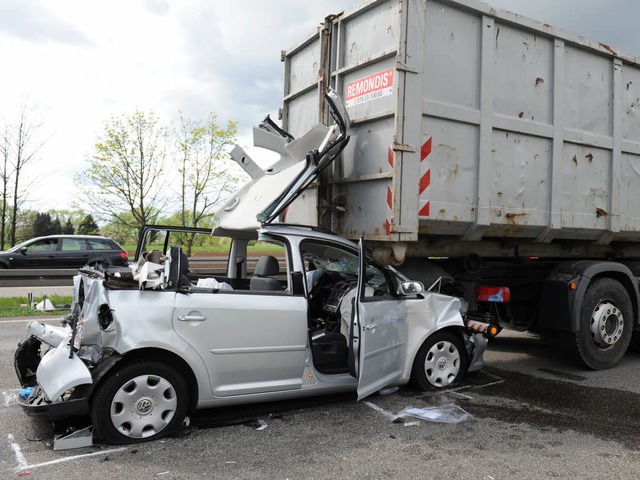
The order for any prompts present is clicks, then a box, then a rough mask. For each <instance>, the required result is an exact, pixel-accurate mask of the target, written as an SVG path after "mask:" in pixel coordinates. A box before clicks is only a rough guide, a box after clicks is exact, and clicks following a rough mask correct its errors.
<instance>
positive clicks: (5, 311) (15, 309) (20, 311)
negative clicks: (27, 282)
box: [0, 295, 71, 317]
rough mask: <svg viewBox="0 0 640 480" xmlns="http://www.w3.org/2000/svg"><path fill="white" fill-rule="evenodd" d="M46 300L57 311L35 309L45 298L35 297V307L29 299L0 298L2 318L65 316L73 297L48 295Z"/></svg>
mask: <svg viewBox="0 0 640 480" xmlns="http://www.w3.org/2000/svg"><path fill="white" fill-rule="evenodd" d="M46 298H47V299H48V300H49V301H50V302H51V303H52V304H53V306H54V307H55V310H38V309H36V308H35V306H36V304H37V303H39V302H41V301H42V300H44V297H33V306H31V305H29V299H28V298H27V297H2V298H0V317H32V316H47V315H49V316H50V315H61V314H62V315H64V314H66V313H67V312H68V311H69V308H70V306H71V295H47V296H46Z"/></svg>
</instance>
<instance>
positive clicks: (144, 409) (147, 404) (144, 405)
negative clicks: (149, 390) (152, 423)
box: [136, 398, 153, 415]
mask: <svg viewBox="0 0 640 480" xmlns="http://www.w3.org/2000/svg"><path fill="white" fill-rule="evenodd" d="M152 408H153V404H152V403H151V400H149V399H148V398H143V399H142V400H140V401H139V402H138V405H137V406H136V409H137V410H138V413H139V414H141V415H146V414H147V413H149V412H150V411H151V409H152Z"/></svg>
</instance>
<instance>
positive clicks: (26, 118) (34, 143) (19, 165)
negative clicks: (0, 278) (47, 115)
mask: <svg viewBox="0 0 640 480" xmlns="http://www.w3.org/2000/svg"><path fill="white" fill-rule="evenodd" d="M41 130H42V123H41V122H40V121H38V120H37V118H36V115H35V114H34V112H33V110H32V109H31V108H30V107H29V106H28V105H27V104H26V103H25V104H23V105H22V107H21V109H20V113H19V114H18V118H17V120H16V121H15V122H14V123H7V124H5V125H4V129H3V133H2V138H1V139H0V243H1V244H2V245H0V247H1V248H2V249H4V245H5V242H8V243H10V244H11V245H15V244H16V240H17V238H18V233H17V231H18V228H19V218H20V211H21V209H22V207H23V205H24V203H25V202H26V201H27V199H28V196H29V194H30V193H31V192H32V191H33V189H32V188H30V187H31V186H32V185H31V182H25V180H24V175H25V172H26V171H27V170H28V168H29V167H30V166H31V165H32V164H33V163H35V162H36V161H37V160H38V154H39V152H40V149H41V148H42V146H43V145H44V141H42V140H41V137H40V134H41ZM7 229H8V231H7Z"/></svg>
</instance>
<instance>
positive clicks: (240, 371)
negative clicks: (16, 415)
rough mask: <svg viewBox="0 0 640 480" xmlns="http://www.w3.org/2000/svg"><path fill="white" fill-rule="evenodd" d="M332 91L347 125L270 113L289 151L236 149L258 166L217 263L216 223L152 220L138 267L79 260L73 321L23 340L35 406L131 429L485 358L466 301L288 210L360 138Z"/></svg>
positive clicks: (23, 370) (116, 430) (110, 431)
mask: <svg viewBox="0 0 640 480" xmlns="http://www.w3.org/2000/svg"><path fill="white" fill-rule="evenodd" d="M327 100H328V102H329V105H330V107H331V110H332V114H333V118H334V120H335V125H333V126H332V127H325V126H322V125H319V126H317V127H315V128H314V129H312V130H311V131H310V132H308V133H307V134H306V135H304V136H303V137H301V138H298V139H292V138H290V136H288V135H287V134H286V132H282V131H279V129H278V128H277V127H275V126H274V125H273V124H271V123H269V122H266V123H265V124H263V126H262V129H260V130H259V132H258V133H257V134H256V138H257V140H258V141H257V143H259V144H260V145H263V146H270V147H271V148H272V150H275V151H277V152H278V153H280V154H281V160H280V161H279V162H277V163H276V164H275V165H273V166H272V167H270V168H269V169H268V170H261V169H259V168H258V167H257V166H256V164H255V163H254V162H253V161H252V160H251V159H250V158H249V157H248V155H246V154H245V153H244V152H243V151H242V150H241V149H240V150H238V149H236V150H235V151H234V153H233V157H234V158H235V159H236V160H237V161H238V162H239V163H240V164H241V165H243V166H244V167H245V169H246V170H247V172H248V173H249V174H250V175H251V177H252V179H251V181H250V182H249V183H248V184H247V185H246V186H245V187H243V188H242V189H241V190H240V191H239V192H238V193H237V194H236V195H235V196H233V197H232V198H231V199H229V201H228V202H227V203H226V204H225V205H224V206H223V207H222V208H221V209H220V211H219V212H218V218H219V224H218V226H217V227H216V228H215V229H214V232H213V234H211V233H210V232H208V234H207V235H206V236H207V237H209V238H210V240H209V241H210V242H213V243H215V244H216V245H222V246H225V248H226V251H225V256H224V257H221V258H222V259H223V263H224V265H223V266H217V267H216V269H217V270H218V271H214V270H215V269H213V270H211V271H205V270H202V269H198V268H196V263H197V257H196V256H194V255H192V256H188V255H187V254H186V252H188V251H189V249H190V246H191V245H194V240H193V237H192V236H191V235H195V234H196V233H198V234H199V235H202V234H204V233H205V231H204V230H202V229H200V230H198V231H197V232H196V231H193V230H188V229H184V228H170V227H158V226H150V227H147V228H145V230H144V231H143V233H142V235H141V239H140V243H139V247H138V251H139V252H142V251H143V250H147V252H148V253H147V254H145V255H144V256H140V257H139V260H138V262H137V263H136V264H135V265H134V266H133V267H132V268H127V269H125V268H120V269H108V270H106V271H98V270H95V269H91V268H86V269H82V270H80V273H79V275H77V276H76V277H75V278H74V287H75V288H74V298H73V305H72V308H71V313H70V315H69V316H68V317H67V319H66V320H65V322H64V325H63V326H60V327H52V326H49V325H45V324H41V323H37V322H33V323H31V324H30V325H29V327H28V329H29V333H30V334H31V336H30V337H29V338H28V339H27V340H25V341H24V342H23V343H22V344H21V345H20V346H19V347H18V349H17V351H16V355H15V366H16V372H17V374H18V377H19V379H20V383H21V385H22V386H23V387H24V390H23V392H24V394H23V397H24V398H22V400H21V402H22V405H23V407H24V409H25V410H26V411H27V413H29V414H33V415H43V416H45V417H47V418H51V419H56V418H58V419H59V418H64V417H69V416H71V415H90V417H91V420H92V422H93V425H94V427H95V429H96V431H97V433H98V435H99V436H100V437H102V438H103V439H104V440H105V441H107V442H110V443H131V442H140V441H145V440H151V439H157V438H160V437H162V436H165V435H167V434H169V433H171V432H173V431H175V430H176V429H178V428H179V427H180V426H181V425H182V424H183V422H184V421H185V418H186V417H187V416H188V415H189V414H190V412H192V411H194V410H196V409H201V408H210V407H217V406H225V405H234V404H241V403H252V402H264V401H272V400H279V399H290V398H296V397H302V396H312V395H320V394H328V393H339V392H351V391H353V392H357V395H358V399H361V398H363V397H366V396H367V395H370V394H372V393H374V392H376V391H379V390H380V389H382V388H384V387H387V386H391V385H404V384H407V383H409V382H411V383H412V384H413V385H414V386H416V387H417V388H420V389H437V388H444V387H450V386H454V385H456V384H457V383H458V382H459V381H460V379H461V378H462V376H463V375H464V374H465V373H466V372H467V371H475V370H479V369H481V368H482V366H483V361H482V355H483V352H484V350H485V348H486V339H485V337H484V336H483V334H480V333H477V332H474V331H471V330H468V329H467V328H466V325H465V322H464V320H463V316H462V314H463V313H464V312H463V309H464V306H463V305H462V303H461V301H460V300H459V299H457V298H454V297H450V296H447V295H442V294H439V293H437V292H431V291H425V290H424V287H423V285H422V284H421V283H419V282H415V281H411V280H409V279H408V278H406V277H404V276H403V275H402V274H400V273H399V272H397V271H396V270H394V269H393V268H391V267H388V266H380V265H377V264H376V263H375V262H374V261H373V259H372V258H371V257H370V256H369V255H368V254H367V253H366V252H365V249H364V245H363V242H362V240H361V241H360V243H359V244H355V243H353V242H352V241H350V240H347V239H344V238H342V237H339V236H337V235H334V234H332V233H331V232H327V231H324V230H321V229H318V228H313V227H304V226H296V225H287V224H283V223H275V220H276V219H277V218H278V217H279V216H280V215H281V214H282V212H283V211H284V209H285V208H287V206H288V205H289V204H290V203H291V202H292V201H293V200H294V199H295V198H296V197H297V196H298V195H299V194H300V192H302V191H303V190H304V188H305V187H306V186H308V185H309V184H310V183H311V182H312V181H313V180H314V179H315V178H316V176H317V174H318V173H319V172H320V171H321V170H322V169H323V168H325V167H326V166H327V165H328V164H329V163H330V162H331V161H332V160H333V159H334V158H335V157H336V156H337V155H338V154H339V152H340V151H341V150H342V148H344V146H345V145H346V143H347V142H348V139H349V137H348V131H347V125H348V117H347V114H346V111H345V110H344V108H343V107H342V104H341V101H340V99H339V98H338V97H337V95H336V94H335V93H333V92H329V94H328V95H327ZM274 192H276V195H278V196H277V198H275V200H274V198H273V197H274ZM278 192H282V193H279V194H278ZM256 218H258V219H259V222H260V223H257V222H256V220H255V219H256ZM255 240H259V242H260V245H261V252H262V254H261V255H260V256H259V258H257V260H255V266H253V265H251V266H249V264H252V263H253V262H254V260H253V259H252V255H253V253H252V250H251V249H250V248H249V245H250V243H251V244H253V243H254V242H255ZM186 244H188V246H185V245H186ZM153 246H157V247H158V248H157V249H156V250H157V251H149V250H150V249H151V247H153ZM183 247H184V248H183ZM249 272H251V274H250V273H249Z"/></svg>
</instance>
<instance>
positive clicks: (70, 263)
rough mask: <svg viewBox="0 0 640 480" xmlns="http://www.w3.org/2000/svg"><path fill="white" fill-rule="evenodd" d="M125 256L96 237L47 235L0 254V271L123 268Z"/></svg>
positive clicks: (115, 246)
mask: <svg viewBox="0 0 640 480" xmlns="http://www.w3.org/2000/svg"><path fill="white" fill-rule="evenodd" d="M127 260H128V255H127V252H126V251H124V250H123V249H122V247H120V245H118V244H117V243H116V242H115V241H113V240H111V239H110V238H106V237H100V236H97V235H50V236H47V237H38V238H33V239H31V240H27V241H26V242H23V243H21V244H19V245H16V246H15V247H12V248H10V249H9V250H7V251H5V252H0V268H79V267H83V266H85V265H91V266H94V267H98V266H102V267H106V266H125V265H127Z"/></svg>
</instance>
